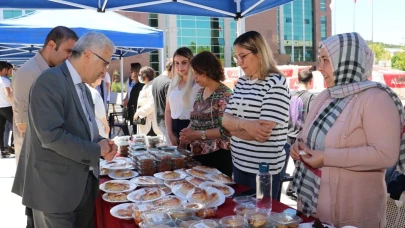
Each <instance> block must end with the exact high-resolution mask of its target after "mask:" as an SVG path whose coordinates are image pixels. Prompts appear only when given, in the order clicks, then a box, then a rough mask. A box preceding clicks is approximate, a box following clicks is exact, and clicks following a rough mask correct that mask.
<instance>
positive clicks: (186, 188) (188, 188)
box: [180, 182, 194, 195]
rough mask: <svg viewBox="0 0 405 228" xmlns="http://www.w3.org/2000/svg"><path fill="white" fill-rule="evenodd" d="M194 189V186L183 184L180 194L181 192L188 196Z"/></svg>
mask: <svg viewBox="0 0 405 228" xmlns="http://www.w3.org/2000/svg"><path fill="white" fill-rule="evenodd" d="M193 188H194V186H193V185H192V184H190V183H188V182H186V183H183V184H182V185H181V187H180V192H181V194H183V195H187V193H188V192H189V191H190V190H191V189H193Z"/></svg>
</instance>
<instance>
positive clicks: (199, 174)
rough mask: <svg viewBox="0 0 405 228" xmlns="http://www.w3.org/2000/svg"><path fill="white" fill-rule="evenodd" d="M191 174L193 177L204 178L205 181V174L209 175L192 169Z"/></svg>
mask: <svg viewBox="0 0 405 228" xmlns="http://www.w3.org/2000/svg"><path fill="white" fill-rule="evenodd" d="M189 173H190V174H191V175H193V176H197V177H200V178H203V179H205V174H207V173H206V172H204V171H201V170H196V169H190V171H189Z"/></svg>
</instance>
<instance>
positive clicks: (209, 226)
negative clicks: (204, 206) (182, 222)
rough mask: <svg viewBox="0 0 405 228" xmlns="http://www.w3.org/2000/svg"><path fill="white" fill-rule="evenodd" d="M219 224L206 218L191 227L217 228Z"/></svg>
mask: <svg viewBox="0 0 405 228" xmlns="http://www.w3.org/2000/svg"><path fill="white" fill-rule="evenodd" d="M217 227H219V224H218V223H217V222H215V221H214V220H210V219H205V220H201V221H198V222H195V223H193V224H191V225H190V228H217Z"/></svg>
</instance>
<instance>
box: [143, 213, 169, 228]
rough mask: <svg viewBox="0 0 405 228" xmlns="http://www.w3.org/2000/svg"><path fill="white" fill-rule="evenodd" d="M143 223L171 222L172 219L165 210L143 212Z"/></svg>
mask: <svg viewBox="0 0 405 228" xmlns="http://www.w3.org/2000/svg"><path fill="white" fill-rule="evenodd" d="M141 218H142V220H143V223H144V225H146V226H148V227H149V226H151V225H157V224H161V223H165V222H171V221H172V219H171V218H170V216H169V215H168V214H167V213H165V212H145V213H143V214H142V216H141Z"/></svg>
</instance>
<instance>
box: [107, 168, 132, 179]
mask: <svg viewBox="0 0 405 228" xmlns="http://www.w3.org/2000/svg"><path fill="white" fill-rule="evenodd" d="M108 176H109V177H110V178H112V179H115V180H125V179H131V178H134V177H137V176H139V173H137V172H135V171H132V170H128V169H127V170H121V169H120V170H115V171H111V172H109V173H108Z"/></svg>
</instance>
